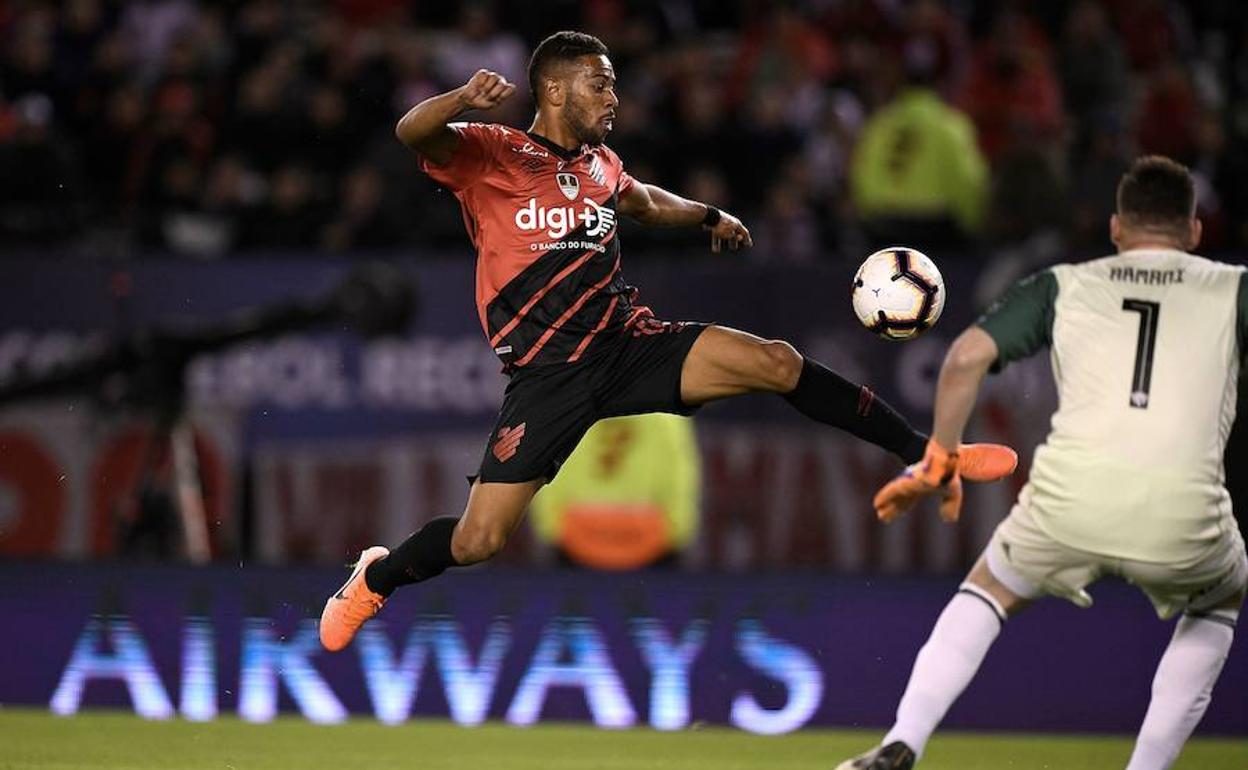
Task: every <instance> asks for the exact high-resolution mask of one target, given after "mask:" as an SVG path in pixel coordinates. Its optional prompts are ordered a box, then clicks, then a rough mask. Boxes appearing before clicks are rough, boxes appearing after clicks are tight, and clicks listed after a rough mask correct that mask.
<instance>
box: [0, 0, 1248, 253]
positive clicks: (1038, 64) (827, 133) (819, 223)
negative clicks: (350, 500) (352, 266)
mask: <svg viewBox="0 0 1248 770" xmlns="http://www.w3.org/2000/svg"><path fill="white" fill-rule="evenodd" d="M559 28H576V29H581V30H584V31H588V32H591V33H593V34H596V35H598V36H600V37H601V38H602V39H603V40H604V41H605V42H606V43H607V44H608V45H609V46H610V48H611V52H612V58H613V60H614V63H615V66H616V69H617V72H618V74H619V76H620V82H619V86H618V91H619V96H620V99H621V106H620V115H619V119H618V121H617V123H616V130H615V132H614V134H613V135H612V136H611V137H610V138H609V140H608V142H609V144H611V145H612V146H613V148H614V149H616V150H617V151H618V152H619V153H620V155H621V156H622V157H623V159H624V161H625V164H626V167H627V168H629V169H630V171H631V172H632V173H633V174H634V175H635V176H637V177H639V178H642V179H644V180H647V181H653V182H656V183H659V184H661V185H664V186H667V187H669V188H670V189H673V190H676V191H680V192H682V193H684V194H686V195H688V196H690V197H695V198H698V199H702V200H707V201H710V202H713V203H716V204H718V205H720V206H721V207H723V208H727V209H730V210H733V211H734V212H736V213H739V214H740V215H741V216H742V218H743V219H744V220H745V221H746V222H747V224H748V225H749V226H750V227H751V228H752V229H753V231H754V233H755V240H756V241H757V242H758V243H759V248H758V249H756V251H755V254H756V256H755V257H754V258H755V259H767V260H774V261H781V262H817V261H826V260H830V259H839V258H841V257H842V256H843V257H845V258H846V259H847V260H848V259H856V258H857V257H860V256H861V254H862V253H863V252H862V249H863V248H865V247H867V246H868V245H870V242H871V241H872V240H873V237H875V236H873V233H876V234H879V237H883V238H885V239H888V236H887V235H884V234H883V233H881V228H880V227H879V226H875V227H873V224H872V223H873V220H875V221H876V222H877V223H879V222H882V223H885V224H886V225H888V226H887V227H885V228H883V232H884V233H891V234H892V236H893V238H894V239H899V238H898V236H899V235H900V236H902V237H904V236H905V235H907V234H909V231H907V230H906V229H904V227H902V226H901V225H899V224H898V223H899V222H904V221H907V220H913V219H917V220H920V221H921V222H922V223H923V224H924V227H923V228H921V229H919V230H915V231H914V233H915V237H916V238H919V237H922V238H923V241H922V242H923V243H925V244H926V245H928V246H931V247H936V248H937V249H938V250H941V251H944V252H949V251H953V252H955V253H965V254H967V255H968V257H970V258H980V259H984V258H986V257H987V255H995V256H997V257H1000V258H1002V259H1005V260H1007V261H1009V260H1011V259H1012V260H1013V262H1014V263H1015V264H1019V265H1020V266H1025V265H1028V264H1032V263H1044V262H1046V261H1054V260H1056V259H1058V258H1067V257H1068V256H1070V255H1072V254H1092V253H1096V252H1106V251H1108V250H1109V244H1108V242H1107V238H1106V234H1105V229H1106V228H1105V219H1106V217H1107V215H1108V213H1109V211H1110V210H1111V207H1112V205H1113V200H1112V192H1113V188H1114V184H1115V182H1116V180H1117V177H1118V174H1119V173H1120V172H1121V170H1122V169H1123V168H1124V166H1125V164H1126V163H1127V162H1128V160H1129V159H1130V158H1131V157H1132V156H1134V155H1136V154H1138V153H1142V152H1159V153H1165V154H1167V155H1170V156H1173V157H1175V158H1177V159H1179V160H1181V161H1183V162H1185V163H1187V164H1189V165H1190V166H1191V167H1192V168H1193V170H1194V171H1195V172H1196V173H1197V175H1198V179H1199V192H1200V207H1201V213H1202V216H1203V218H1204V220H1205V233H1206V248H1207V249H1208V250H1210V251H1216V252H1228V251H1231V250H1235V249H1238V248H1241V247H1242V246H1243V245H1244V243H1245V241H1246V240H1248V226H1246V225H1245V223H1246V222H1248V217H1246V216H1245V214H1246V213H1248V211H1246V210H1248V190H1246V189H1245V184H1248V183H1246V182H1245V181H1244V180H1245V179H1248V174H1246V173H1245V172H1246V171H1248V158H1246V157H1245V136H1248V100H1246V99H1245V98H1244V95H1245V90H1246V89H1248V11H1246V10H1245V4H1243V3H1242V2H1240V1H1239V0H1203V1H1202V2H1183V3H1180V2H1172V1H1171V0H1031V1H1030V2H1026V1H1022V0H1020V1H1019V2H989V1H985V0H950V1H948V2H939V1H938V0H912V1H907V0H811V1H810V2H804V3H799V2H787V3H786V2H764V1H754V2H751V1H749V0H745V1H742V2H715V1H712V0H668V1H666V2H628V3H625V2H620V1H618V0H578V1H577V2H525V3H502V2H499V3H487V2H462V3H460V2H436V3H433V2H419V3H402V2H394V1H393V0H338V1H337V2H326V3H313V2H297V1H289V2H279V1H277V0H248V1H245V2H222V3H206V2H203V3H200V2H192V0H141V1H139V2H129V3H122V2H108V1H107V0H65V1H64V2H59V3H54V2H22V1H20V0H19V1H14V0H0V250H3V251H6V252H10V253H13V252H20V253H31V252H46V253H47V254H49V255H57V256H60V255H71V254H72V255H85V256H98V257H116V256H130V255H159V256H164V257H193V258H226V257H232V256H234V255H238V254H246V253H248V252H256V251H266V252H270V253H272V252H280V251H292V252H293V251H298V252H303V253H306V252H307V251H309V250H315V251H328V252H339V253H352V254H360V253H376V252H387V251H415V250H425V251H428V252H430V253H434V252H437V251H443V250H456V251H461V250H463V249H464V248H465V247H466V245H467V244H466V240H465V238H464V236H463V234H462V224H461V221H460V216H459V214H458V211H457V207H456V205H455V202H454V200H453V198H451V196H449V195H448V194H446V193H445V192H440V191H438V190H437V189H436V187H435V186H434V185H433V184H432V183H431V182H430V181H429V180H428V179H427V178H425V177H424V176H423V175H421V174H420V173H418V172H417V170H416V166H415V164H414V163H413V159H412V157H411V156H410V154H409V153H408V151H407V150H405V149H404V148H403V147H401V146H400V145H399V143H398V142H397V141H395V140H394V138H393V135H392V127H393V124H394V121H395V120H396V118H397V117H398V116H400V115H401V114H403V112H405V111H406V110H407V109H408V108H409V107H410V106H412V105H414V104H415V103H417V102H419V101H420V100H422V99H424V98H426V97H428V96H431V95H433V94H436V93H439V92H441V91H445V90H447V89H450V88H453V87H455V86H458V85H460V84H462V83H463V82H464V81H465V80H466V79H467V78H468V77H469V76H470V75H471V74H472V73H473V72H474V71H475V70H476V69H478V68H481V67H484V68H490V69H493V70H496V71H498V72H500V73H502V74H504V75H505V76H506V77H508V78H509V79H511V80H513V81H515V82H517V83H518V84H524V83H525V65H526V61H527V56H528V53H529V51H530V50H531V49H532V47H533V46H534V45H535V44H536V43H537V42H538V41H539V40H541V38H542V37H544V36H545V35H546V34H549V33H550V32H552V31H554V30H556V29H559ZM916 89H917V90H920V91H922V92H923V93H925V94H927V95H928V96H929V97H932V96H934V97H936V98H935V99H934V100H930V99H929V102H927V103H923V104H920V103H919V102H914V101H913V100H912V101H911V102H907V101H906V99H907V94H913V93H914V92H915V91H916ZM527 90H528V89H527V86H525V87H522V88H521V89H520V91H519V92H518V93H517V96H516V98H514V99H513V100H512V101H511V102H510V103H509V104H508V105H506V106H505V107H504V108H502V109H500V110H498V111H496V112H495V113H492V114H491V115H490V116H489V118H488V119H490V120H498V121H501V122H506V123H510V124H513V125H518V126H522V127H527V125H528V122H529V120H531V111H532V104H531V101H530V98H529V96H528V94H527ZM942 103H943V104H942ZM910 104H913V105H914V106H913V109H914V110H915V114H919V115H920V117H919V120H932V121H935V122H937V123H943V124H945V125H946V127H951V128H950V131H951V132H952V133H953V134H956V133H957V130H958V126H959V124H960V122H963V123H964V122H965V121H966V120H967V119H969V121H970V122H971V123H972V124H973V125H974V129H975V131H974V138H973V139H971V140H969V141H968V143H967V147H968V148H969V149H965V148H964V149H962V150H959V151H957V152H958V155H959V157H960V159H961V160H962V161H963V162H967V163H969V164H970V167H969V171H968V172H967V177H966V179H964V180H962V181H959V182H957V185H958V186H959V187H960V189H959V190H957V191H956V194H957V195H958V196H960V202H959V203H957V204H956V205H954V204H949V205H946V202H944V201H940V200H935V201H934V200H932V199H931V197H932V195H933V193H932V189H933V188H934V187H935V188H939V187H940V185H935V186H933V185H930V184H929V185H926V188H925V190H926V192H925V194H924V195H922V196H919V197H920V198H922V199H921V200H914V199H911V198H910V197H908V196H910V193H909V192H907V191H905V190H900V191H899V190H895V189H893V188H891V187H889V174H890V173H895V172H896V166H897V164H904V163H906V162H908V158H909V155H908V154H909V153H913V152H928V153H939V152H941V150H939V149H934V148H931V147H928V148H926V149H924V150H915V149H914V148H913V145H915V142H916V140H915V137H914V135H913V134H907V133H905V131H902V132H901V133H898V134H890V135H889V136H888V137H886V138H885V139H884V140H883V141H884V144H883V145H882V146H883V147H884V150H883V151H881V152H880V153H876V154H877V155H878V156H879V157H876V158H874V159H867V158H865V157H864V158H859V159H856V157H855V151H856V148H859V147H861V146H862V145H863V142H864V137H865V136H866V135H867V134H869V133H870V132H871V131H872V130H873V127H872V125H873V124H872V119H873V118H874V117H878V116H880V115H882V114H885V113H886V112H887V110H888V109H889V108H890V107H894V106H897V107H898V108H899V109H901V110H906V109H911V107H908V106H907V105H910ZM920 125H922V123H920ZM878 130H880V131H887V130H888V129H887V128H885V127H882V126H881V127H878ZM933 133H934V132H933ZM920 134H922V135H924V136H926V135H927V134H928V132H927V131H926V130H925V131H922V132H920ZM944 152H947V153H949V152H954V150H944ZM860 154H862V155H866V153H860ZM938 160H939V159H938ZM873 163H874V165H872V164H873ZM936 167H939V165H938V166H936ZM873 184H874V185H875V186H874V188H873V187H872V185H873ZM950 184H951V185H952V184H954V183H953V182H950ZM881 185H882V187H883V190H884V192H885V193H886V195H885V197H886V198H887V199H886V200H883V201H881V200H879V196H878V194H876V195H875V197H872V195H871V194H870V193H869V192H867V191H869V190H870V189H876V190H879V189H880V188H881ZM892 193H896V194H895V195H893V194H892ZM959 206H960V207H961V208H959ZM955 209H956V210H958V211H960V212H961V214H960V215H954V214H952V213H950V212H951V211H953V210H955ZM933 219H935V220H939V222H938V226H935V227H928V226H927V225H930V224H932V223H931V222H929V221H928V220H933ZM674 238H675V240H674ZM682 239H685V240H682ZM626 243H628V244H629V251H630V254H637V253H645V252H647V251H650V252H655V251H660V250H663V249H670V248H671V247H673V246H674V245H676V244H687V235H685V236H679V237H676V236H674V235H672V234H670V233H663V232H658V233H654V232H642V231H639V230H637V229H633V230H631V231H629V232H626ZM942 246H943V247H949V248H943V249H941V248H939V247H942Z"/></svg>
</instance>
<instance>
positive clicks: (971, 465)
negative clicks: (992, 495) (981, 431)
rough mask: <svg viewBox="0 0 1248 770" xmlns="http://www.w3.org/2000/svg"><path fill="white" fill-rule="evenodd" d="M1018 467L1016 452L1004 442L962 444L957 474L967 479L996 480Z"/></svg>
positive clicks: (959, 450) (959, 449)
mask: <svg viewBox="0 0 1248 770" xmlns="http://www.w3.org/2000/svg"><path fill="white" fill-rule="evenodd" d="M1017 467H1018V453H1017V452H1015V451H1014V450H1013V449H1010V448H1009V447H1008V446H1005V445H1004V444H962V445H961V446H959V447H958V474H959V475H960V476H961V477H962V478H964V479H966V480H967V481H996V480H997V479H1003V478H1005V477H1006V476H1009V475H1010V474H1011V473H1013V472H1014V469H1015V468H1017Z"/></svg>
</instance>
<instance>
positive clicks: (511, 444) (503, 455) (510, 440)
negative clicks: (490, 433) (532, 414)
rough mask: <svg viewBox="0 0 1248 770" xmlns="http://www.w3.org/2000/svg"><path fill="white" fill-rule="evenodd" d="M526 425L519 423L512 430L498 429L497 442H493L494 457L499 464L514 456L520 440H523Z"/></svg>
mask: <svg viewBox="0 0 1248 770" xmlns="http://www.w3.org/2000/svg"><path fill="white" fill-rule="evenodd" d="M527 424H528V423H523V422H522V423H520V424H519V425H517V426H516V427H514V428H499V429H498V440H497V441H495V442H494V448H493V449H492V450H491V451H493V452H494V456H495V457H496V458H498V461H499V462H500V463H505V462H507V461H508V460H510V459H511V458H513V457H515V456H516V450H517V449H519V448H520V439H522V438H524V426H525V425H527Z"/></svg>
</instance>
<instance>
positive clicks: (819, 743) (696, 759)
mask: <svg viewBox="0 0 1248 770" xmlns="http://www.w3.org/2000/svg"><path fill="white" fill-rule="evenodd" d="M879 737H880V734H879V732H865V731H855V730H805V731H800V732H796V733H790V734H788V735H783V736H772V737H769V736H758V735H749V734H747V733H744V732H741V731H738V730H729V729H724V728H706V729H700V730H686V731H682V732H675V733H661V732H655V731H653V730H646V729H634V730H624V731H604V730H595V729H593V728H590V727H586V726H582V725H570V724H561V725H543V726H539V727H533V728H517V727H510V726H506V725H502V724H488V725H485V726H482V727H477V728H463V727H458V726H456V725H453V724H450V723H448V722H443V721H439V722H426V721H413V722H409V723H407V724H405V725H402V726H398V727H386V726H383V725H381V724H379V723H377V722H375V721H372V720H367V721H366V720H356V721H351V722H348V723H346V724H342V725H333V726H317V725H312V724H310V723H308V722H306V721H303V720H301V719H297V718H282V719H279V720H277V721H276V722H273V723H271V724H267V725H253V724H247V723H244V722H240V721H238V720H237V719H234V718H222V719H219V720H217V721H214V722H207V723H193V722H185V721H181V720H173V721H169V722H148V721H144V720H141V719H138V718H137V717H133V716H129V715H124V714H120V713H110V712H87V713H84V714H80V715H78V716H75V717H71V718H60V717H55V716H51V715H50V714H48V713H47V712H43V711H32V710H22V709H0V770H18V769H19V768H20V769H21V770H25V768H54V769H55V770H71V768H72V769H75V770H76V769H77V768H91V769H92V770H148V769H149V768H150V769H151V770H156V769H157V768H159V769H160V770H200V769H201V768H203V769H204V770H209V769H211V770H270V769H272V770H277V768H281V769H282V770H287V769H288V768H298V770H317V769H318V768H325V770H347V769H349V768H369V769H370V770H371V769H372V768H399V767H403V768H419V770H465V768H481V769H482V770H485V769H486V768H488V770H599V769H601V770H634V769H635V770H643V769H644V770H655V769H656V768H670V769H671V770H676V769H677V768H679V770H704V769H705V770H712V769H713V770H749V769H752V768H769V769H771V770H807V769H808V768H809V770H816V769H819V770H831V768H832V767H834V766H835V764H836V763H837V762H839V761H840V760H842V759H844V758H845V757H847V756H850V755H852V754H856V753H858V752H859V751H861V750H862V749H865V748H867V747H868V746H869V745H871V744H872V742H873V741H874V740H878V738H879ZM1130 750H1131V739H1130V738H1129V737H1126V736H1122V737H1099V736H1098V737H1082V736H1050V735H1017V734H1010V735H1005V734H995V733H992V734H989V733H984V734H975V733H950V734H938V736H937V737H936V738H935V739H934V740H933V741H932V743H931V745H930V746H929V747H928V754H927V757H925V759H924V761H923V763H922V765H920V767H922V768H923V770H941V769H942V768H944V769H946V770H954V768H957V770H977V769H981V768H982V770H988V769H989V768H992V769H993V770H1001V769H1002V768H1009V769H1011V770H1033V769H1034V770H1041V768H1052V769H1054V770H1056V769H1058V768H1060V769H1061V770H1084V769H1085V768H1086V770H1102V768H1115V767H1118V768H1121V767H1123V766H1125V765H1126V761H1127V756H1128V755H1129V753H1130ZM1175 767H1176V768H1179V769H1182V768H1189V769H1190V770H1195V769H1196V768H1201V770H1232V768H1234V769H1235V770H1243V769H1244V768H1248V739H1224V738H1218V739H1214V738H1202V739H1197V740H1195V741H1192V742H1191V743H1189V744H1188V746H1187V748H1186V750H1185V751H1184V752H1183V755H1182V757H1180V759H1179V762H1178V764H1176V765H1175Z"/></svg>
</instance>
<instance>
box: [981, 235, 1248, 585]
mask: <svg viewBox="0 0 1248 770" xmlns="http://www.w3.org/2000/svg"><path fill="white" fill-rule="evenodd" d="M1243 275H1244V270H1243V268H1240V267H1234V266H1229V265H1225V264H1221V263H1218V262H1213V261H1210V260H1207V259H1203V258H1201V257H1196V256H1192V255H1190V254H1184V253H1182V252H1178V251H1165V250H1156V251H1155V250H1136V251H1128V252H1124V253H1122V254H1119V255H1117V256H1113V257H1107V258H1104V259H1098V260H1094V261H1091V262H1085V263H1081V264H1076V265H1058V266H1056V267H1054V268H1052V269H1051V270H1050V271H1046V272H1045V273H1042V274H1039V275H1038V276H1034V277H1033V278H1032V279H1030V281H1028V282H1024V284H1020V287H1016V289H1015V290H1013V291H1012V294H1014V295H1015V296H1014V297H1013V298H1011V296H1010V295H1007V296H1006V298H1005V299H1003V301H1002V303H999V305H998V306H997V307H994V308H993V309H991V310H989V312H988V313H987V314H985V316H984V318H982V319H981V320H980V323H981V325H983V326H984V328H985V329H986V330H987V331H988V332H989V333H990V334H992V335H993V337H994V339H997V340H998V346H999V347H1001V348H1002V357H1001V359H1000V360H999V361H998V365H1002V364H1004V363H1007V362H1008V361H1009V360H1012V359H1013V358H1018V357H1021V355H1024V354H1029V353H1030V352H1033V351H1034V349H1037V348H1038V347H1040V345H1036V344H1035V343H1036V341H1037V339H1036V337H1037V334H1040V335H1043V336H1047V339H1042V340H1041V342H1049V343H1050V345H1051V355H1052V363H1053V374H1054V378H1055V380H1056V383H1057V391H1058V399H1059V407H1058V410H1057V412H1056V413H1055V414H1054V415H1053V421H1052V429H1051V430H1050V432H1049V435H1048V437H1047V439H1046V440H1045V442H1044V443H1043V444H1042V445H1041V446H1040V447H1038V448H1037V450H1036V455H1035V459H1034V462H1033V464H1032V469H1031V477H1030V479H1029V481H1028V484H1027V487H1026V488H1025V489H1024V492H1023V496H1022V498H1021V501H1022V502H1023V504H1025V505H1027V506H1028V507H1029V509H1030V511H1031V513H1032V515H1033V516H1034V518H1035V521H1036V523H1037V524H1038V525H1039V526H1040V527H1041V528H1042V529H1044V530H1045V531H1046V532H1047V533H1048V534H1049V535H1050V536H1051V537H1053V538H1055V539H1057V540H1058V541H1060V542H1063V543H1065V544H1067V545H1069V546H1071V547H1074V548H1079V549H1083V550H1088V551H1093V552H1095V553H1100V554H1105V555H1109V556H1115V557H1119V558H1126V559H1136V560H1142V561H1152V562H1165V563H1171V564H1184V563H1193V562H1195V561H1197V560H1199V559H1200V558H1201V557H1202V556H1203V555H1204V554H1206V553H1207V552H1208V551H1209V549H1210V548H1211V547H1212V546H1214V545H1215V544H1216V543H1217V541H1218V539H1219V538H1221V537H1225V536H1229V535H1230V533H1231V532H1232V531H1233V530H1235V528H1236V523H1235V520H1234V518H1233V516H1232V513H1231V502H1230V496H1229V495H1228V493H1227V491H1226V488H1225V486H1224V483H1223V482H1224V476H1223V451H1224V449H1225V446H1226V440H1227V436H1228V434H1229V433H1230V430H1231V424H1232V422H1233V421H1234V419H1235V401H1236V385H1237V376H1238V372H1239V359H1240V349H1241V339H1240V336H1241V335H1242V333H1243V331H1242V329H1243V319H1242V318H1241V316H1242V314H1241V312H1240V310H1239V307H1240V303H1241V277H1242V276H1243ZM1022 287H1029V288H1026V289H1025V290H1024V291H1023V292H1021V293H1020V291H1019V289H1020V288H1022ZM1022 294H1026V295H1027V296H1025V297H1023V296H1021V295H1022ZM1011 303H1014V304H1018V305H1020V306H1021V310H1022V312H1020V309H1019V308H1018V307H1016V308H1014V310H1013V311H1011V309H1010V308H1009V307H1008V305H1010V304H1011ZM1020 321H1025V322H1024V323H1020ZM1028 325H1030V326H1031V328H1030V331H1027V329H1026V327H1027V326H1028ZM1045 325H1047V326H1048V334H1047V335H1044V329H1043V327H1044V326H1045ZM1028 334H1030V336H1028ZM1027 348H1031V350H1028V349H1027Z"/></svg>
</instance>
